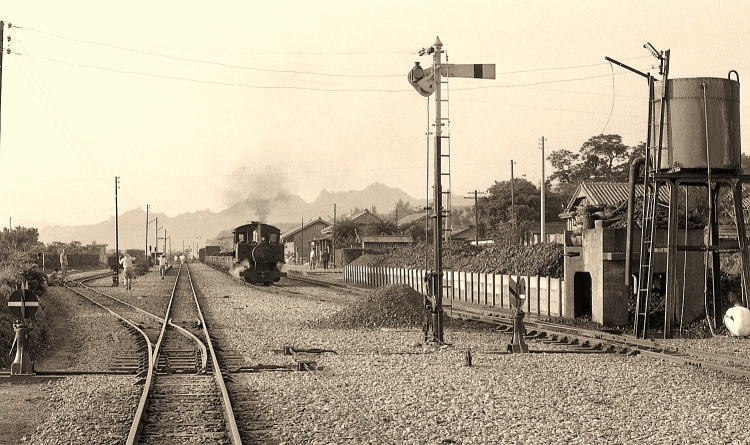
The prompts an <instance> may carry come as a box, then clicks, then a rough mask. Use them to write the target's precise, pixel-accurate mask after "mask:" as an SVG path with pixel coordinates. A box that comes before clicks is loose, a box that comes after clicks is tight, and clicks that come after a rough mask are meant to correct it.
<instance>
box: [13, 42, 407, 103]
mask: <svg viewBox="0 0 750 445" xmlns="http://www.w3.org/2000/svg"><path fill="white" fill-rule="evenodd" d="M11 54H15V55H18V56H25V57H30V58H34V59H40V60H46V61H48V62H54V63H58V64H61V65H66V66H71V67H76V68H87V69H93V70H100V71H109V72H113V73H119V74H130V75H138V76H147V77H155V78H158V79H166V80H181V81H185V82H193V83H203V84H209V85H223V86H233V87H242V88H253V89H261V90H306V91H330V92H380V93H406V92H411V91H412V90H407V89H402V90H395V89H386V88H315V87H300V86H291V85H255V84H249V83H241V82H227V81H220V80H206V79H196V78H192V77H184V76H174V75H171V74H160V73H151V72H147V71H132V70H122V69H119V68H111V67H106V66H100V65H88V64H81V63H73V62H68V61H65V60H60V59H55V58H52V57H45V56H34V55H31V54H28V53H20V52H18V51H11Z"/></svg>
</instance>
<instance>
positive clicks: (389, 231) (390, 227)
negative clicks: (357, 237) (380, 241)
mask: <svg viewBox="0 0 750 445" xmlns="http://www.w3.org/2000/svg"><path fill="white" fill-rule="evenodd" d="M369 232H370V235H396V234H398V233H399V232H400V230H399V229H398V226H397V225H396V223H395V222H393V221H387V220H383V221H379V222H376V223H375V224H372V225H371V226H370V230H369Z"/></svg>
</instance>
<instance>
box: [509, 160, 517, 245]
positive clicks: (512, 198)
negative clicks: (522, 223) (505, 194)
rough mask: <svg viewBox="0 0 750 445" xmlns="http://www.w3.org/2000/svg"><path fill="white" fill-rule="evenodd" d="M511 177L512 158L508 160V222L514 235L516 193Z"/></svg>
mask: <svg viewBox="0 0 750 445" xmlns="http://www.w3.org/2000/svg"><path fill="white" fill-rule="evenodd" d="M515 182H516V181H515V180H514V179H513V160H512V159H511V160H510V223H511V224H512V226H513V236H514V237H515V236H516V193H515Z"/></svg>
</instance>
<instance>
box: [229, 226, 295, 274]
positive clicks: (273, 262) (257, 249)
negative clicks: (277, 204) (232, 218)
mask: <svg viewBox="0 0 750 445" xmlns="http://www.w3.org/2000/svg"><path fill="white" fill-rule="evenodd" d="M232 234H233V236H234V260H235V262H236V263H238V264H240V265H243V266H246V269H245V270H244V271H243V272H242V273H241V274H242V276H243V277H244V278H245V281H247V282H249V283H263V284H265V285H269V284H271V283H275V282H277V281H279V280H280V279H281V277H285V276H286V273H285V272H281V271H280V270H279V264H280V263H284V246H283V245H282V244H281V243H280V242H279V241H280V239H281V231H280V230H279V229H278V228H277V227H274V226H271V225H268V224H263V223H261V222H250V223H248V224H245V225H242V226H239V227H237V228H236V229H234V231H233V232H232Z"/></svg>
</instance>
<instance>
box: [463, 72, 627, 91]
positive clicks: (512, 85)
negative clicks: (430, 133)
mask: <svg viewBox="0 0 750 445" xmlns="http://www.w3.org/2000/svg"><path fill="white" fill-rule="evenodd" d="M621 74H628V73H627V72H626V71H622V72H619V73H614V74H597V75H593V76H585V77H574V78H570V79H554V80H541V81H538V82H529V83H517V84H511V85H483V86H478V87H466V88H453V91H471V90H487V89H492V88H520V87H530V86H534V85H546V84H549V83H562V82H575V81H578V80H588V79H597V78H600V77H609V76H619V75H621Z"/></svg>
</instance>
